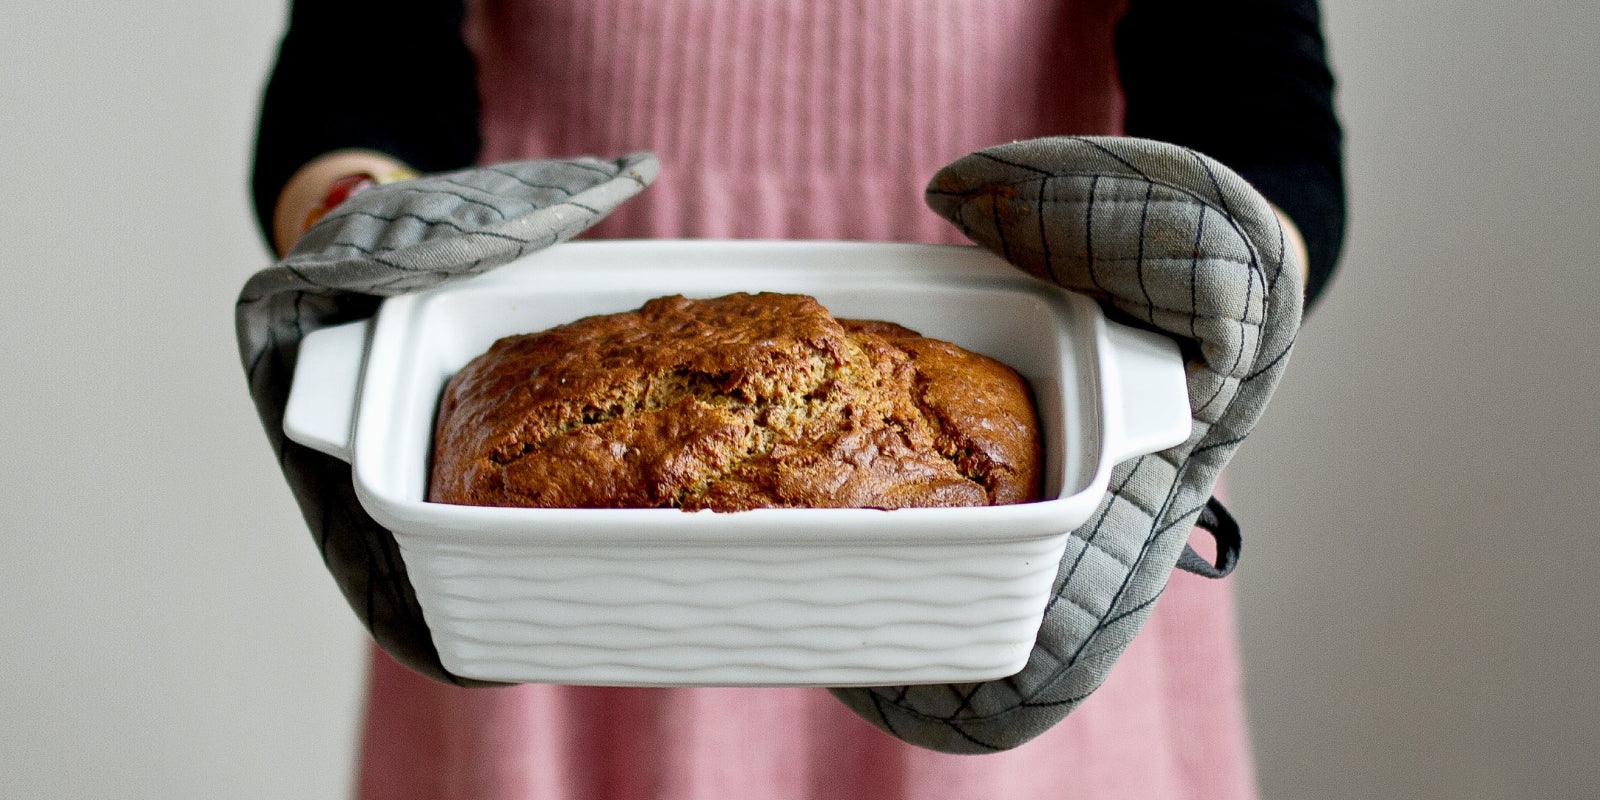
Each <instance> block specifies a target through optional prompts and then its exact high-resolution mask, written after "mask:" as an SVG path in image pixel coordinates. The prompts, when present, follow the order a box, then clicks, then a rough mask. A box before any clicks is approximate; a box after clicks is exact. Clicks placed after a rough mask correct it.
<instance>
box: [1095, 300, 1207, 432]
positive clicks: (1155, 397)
mask: <svg viewBox="0 0 1600 800" xmlns="http://www.w3.org/2000/svg"><path fill="white" fill-rule="evenodd" d="M1105 345H1106V352H1107V353H1108V354H1109V356H1110V357H1109V358H1107V359H1106V360H1105V361H1104V362H1102V363H1104V364H1106V365H1107V366H1108V367H1109V369H1108V372H1109V374H1108V375H1107V376H1106V377H1107V380H1106V384H1107V387H1106V420H1105V445H1106V453H1107V455H1109V456H1110V458H1111V463H1113V464H1117V463H1121V462H1123V461H1126V460H1128V459H1130V458H1133V457H1135V456H1142V455H1145V454H1147V453H1154V452H1158V451H1161V450H1165V449H1167V448H1168V447H1172V446H1174V445H1178V444H1182V443H1183V442H1184V441H1185V440H1187V439H1188V438H1189V431H1190V427H1191V425H1192V422H1193V421H1192V420H1191V419H1190V412H1189V388H1188V381H1187V379H1186V376H1185V374H1184V367H1183V356H1182V355H1181V354H1180V353H1179V352H1178V345H1177V343H1176V342H1174V341H1172V340H1171V339H1169V338H1167V337H1165V336H1162V335H1161V334H1158V333H1154V332H1152V331H1146V330H1141V329H1139V328H1133V327H1129V326H1127V325H1122V324H1119V323H1116V322H1112V321H1110V320H1106V322H1105Z"/></svg>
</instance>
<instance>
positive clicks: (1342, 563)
mask: <svg viewBox="0 0 1600 800" xmlns="http://www.w3.org/2000/svg"><path fill="white" fill-rule="evenodd" d="M1481 5H1483V6H1484V7H1486V8H1489V10H1472V9H1471V8H1469V7H1467V5H1466V4H1460V3H1449V2H1443V0H1418V1H1417V2H1409V3H1381V2H1354V1H1353V0H1329V2H1328V6H1327V15H1328V30H1329V36H1330V39H1331V41H1332V44H1333V52H1334V56H1335V60H1336V66H1337V68H1338V71H1339V72H1340V74H1341V77H1342V80H1343V84H1342V93H1341V97H1340V99H1341V105H1342V108H1343V111H1344V114H1345V119H1346V123H1347V126H1348V128H1349V131H1350V148H1349V152H1350V156H1351V186H1352V192H1353V202H1354V208H1353V227H1352V232H1351V239H1350V243H1349V249H1348V251H1347V256H1346V259H1345V268H1344V274H1343V276H1342V277H1341V279H1340V280H1339V283H1338V284H1337V286H1336V287H1335V289H1334V292H1333V293H1332V295H1331V296H1330V298H1329V300H1328V302H1327V303H1326V305H1325V306H1324V307H1323V308H1322V309H1321V310H1320V311H1319V313H1318V314H1317V315H1316V317H1315V319H1313V321H1312V323H1311V325H1310V327H1309V328H1308V329H1307V331H1306V332H1305V334H1304V336H1303V338H1302V340H1301V346H1300V348H1299V349H1298V351H1297V353H1296V356H1295V359H1296V361H1295V366H1294V369H1293V370H1291V375H1290V378H1289V380H1288V382H1287V384H1286V385H1285V386H1284V387H1283V389H1282V391H1281V394H1280V396H1279V399H1278V402H1277V404H1276V407H1275V410H1274V412H1273V414H1272V416H1271V417H1270V419H1269V421H1268V424H1267V425H1266V426H1265V427H1264V429H1263V430H1261V431H1260V432H1259V433H1258V434H1257V435H1256V436H1255V437H1254V438H1252V439H1251V441H1250V442H1249V443H1247V445H1246V446H1245V448H1244V449H1243V450H1242V451H1241V454H1240V457H1239V459H1238V460H1237V461H1236V462H1235V467H1234V468H1233V469H1232V474H1231V483H1232V498H1233V504H1234V506H1235V507H1236V511H1237V512H1238V513H1239V514H1240V515H1241V516H1242V517H1243V519H1244V520H1245V522H1246V523H1247V525H1248V529H1247V532H1248V534H1249V539H1248V541H1247V550H1246V560H1245V565H1244V567H1243V569H1242V570H1241V574H1240V577H1239V588H1240V594H1241V606H1242V610H1241V615H1242V626H1243V636H1244V646H1245V658H1246V669H1247V674H1246V680H1247V684H1248V689H1249V692H1250V695H1249V698H1250V706H1251V708H1250V712H1251V718H1252V721H1253V723H1254V726H1255V729H1254V736H1255V741H1256V749H1257V756H1258V760H1259V762H1260V775H1261V782H1262V786H1263V789H1264V791H1265V794H1266V795H1267V796H1270V797H1284V798H1347V797H1414V798H1435V797H1437V798H1501V797H1505V798H1513V797H1515V798H1521V797H1583V796H1593V795H1594V793H1595V791H1596V785H1597V783H1600V776H1597V774H1596V767H1595V766H1594V758H1593V754H1594V753H1596V752H1600V697H1597V695H1600V693H1597V690H1596V689H1595V687H1594V685H1593V676H1594V675H1595V672H1596V670H1595V668H1594V662H1595V661H1596V658H1597V656H1600V622H1597V620H1600V601H1597V600H1596V595H1595V593H1594V592H1592V591H1591V590H1590V585H1591V584H1590V581H1591V580H1592V579H1593V576H1595V575H1597V574H1600V555H1597V548H1596V546H1595V544H1594V539H1595V533H1596V530H1597V527H1600V526H1597V524H1596V522H1595V514H1594V511H1593V509H1594V506H1595V503H1594V496H1595V494H1596V490H1597V489H1600V477H1597V476H1600V468H1597V465H1596V455H1595V454H1596V452H1600V428H1597V424H1596V420H1597V418H1600V399H1597V396H1600V366H1597V364H1600V358H1597V352H1600V325H1597V324H1595V322H1594V319H1595V315H1596V302H1597V300H1600V269H1597V266H1600V264H1597V262H1600V256H1597V255H1596V254H1597V253H1600V229H1597V226H1596V221H1597V219H1600V190H1597V189H1596V186H1597V184H1600V136H1597V134H1596V130H1597V129H1600V91H1597V90H1596V89H1595V88H1594V87H1595V86H1597V85H1600V61H1597V60H1596V58H1595V53H1596V52H1600V26H1597V16H1596V14H1595V13H1594V10H1593V8H1592V5H1591V4H1588V3H1582V2H1576V1H1575V0H1567V1H1566V2H1553V3H1543V4H1533V5H1526V6H1521V7H1513V6H1490V5H1489V4H1481ZM282 13H283V3H282V2H281V0H270V1H269V0H249V1H248V2H244V1H241V2H233V3H228V4H203V3H202V4H195V3H140V4H131V3H130V4H99V3H96V4H90V3H85V2H61V3H52V4H32V3H29V4H22V3H8V4H6V5H5V6H4V7H3V8H0V269H3V270H4V273H5V276H6V282H7V286H8V289H7V291H6V293H5V294H4V297H5V300H6V302H5V303H4V304H3V309H0V342H3V343H4V344H3V345H0V375H5V376H6V378H5V379H4V380H3V381H0V445H3V458H0V545H3V548H4V553H3V555H0V608H3V609H4V612H3V613H0V641H3V642H5V643H6V644H5V647H4V648H3V649H0V719H3V720H4V724H3V725H0V796H3V797H204V796H223V795H227V796H234V797H241V798H243V797H262V798H268V797H305V798H315V797H338V796H342V795H343V794H344V793H345V792H346V790H347V789H348V785H349V780H348V775H349V771H350V768H351V764H352V752H353V751H352V747H353V737H354V733H355V725H356V720H357V716H358V712H359V709H360V687H361V681H362V672H361V669H362V668H361V638H360V632H359V630H358V629H357V627H356V625H355V624H354V622H353V621H352V619H351V618H350V615H349V614H348V613H345V612H344V611H343V610H342V608H341V605H340V604H341V603H342V601H341V600H340V599H339V598H338V596H337V594H336V593H335V591H334V590H333V588H332V586H331V582H330V581H329V580H328V579H327V578H326V577H325V576H324V574H323V573H322V571H321V567H320V565H319V564H318V562H317V559H316V555H315V553H314V552H313V549H312V548H311V547H309V546H308V542H307V540H306V539H305V537H304V536H303V535H301V534H300V533H299V528H298V525H299V523H298V520H297V517H296V512H295V510H294V508H293V506H292V504H291V502H290V500H289V497H288V494H287V491H285V490H283V489H281V483H280V481H279V479H278V477H277V475H276V471H275V466H274V465H273V463H272V461H271V458H270V456H269V454H268V452H267V450H266V448H265V447H263V446H262V442H261V439H260V434H259V432H258V430H257V428H256V425H257V423H256V421H255V419H254V417H253V414H252V412H251V410H250V408H249V405H248V402H247V400H246V398H245V395H244V392H243V384H242V381H241V379H240V375H239V372H238V368H237V366H236V364H235V363H234V351H233V347H232V344H231V342H230V338H229V337H230V324H231V322H230V319H229V305H230V300H231V298H232V296H233V294H234V292H235V291H236V290H237V287H238V285H239V284H240V282H241V281H242V279H243V277H244V276H245V275H246V274H247V273H248V272H249V271H250V270H252V269H253V268H255V267H256V266H257V265H259V264H260V262H261V251H260V249H259V245H258V242H257V239H256V238H255V234H254V232H253V230H252V229H251V227H250V222H249V216H248V211H247V209H248V204H247V199H246V195H245V190H244V185H245V169H246V163H247V154H248V148H249V137H250V130H251V125H252V116H253V113H254V111H253V106H254V103H255V98H256V93H257V91H258V88H259V84H260V80H261V77H262V73H263V70H264V69H265V67H266V64H267V62H268V59H269V58H270V54H271V50H272V47H273V45H274V42H275V37H276V35H277V32H278V30H279V26H280V24H281V15H282ZM263 487H267V489H266V491H263Z"/></svg>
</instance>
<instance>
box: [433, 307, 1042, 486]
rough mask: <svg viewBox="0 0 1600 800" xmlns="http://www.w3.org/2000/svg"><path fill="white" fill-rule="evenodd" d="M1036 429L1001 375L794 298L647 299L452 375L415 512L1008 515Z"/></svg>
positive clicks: (1013, 386) (508, 344)
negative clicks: (450, 507) (992, 508)
mask: <svg viewBox="0 0 1600 800" xmlns="http://www.w3.org/2000/svg"><path fill="white" fill-rule="evenodd" d="M1039 474H1040V449H1039V436H1038V420H1037V418H1036V417H1035V413H1034V408H1033V403H1032V401H1031V399H1030V396H1029V393H1028V387H1027V384H1026V383H1025V382H1024V381H1023V379H1022V378H1021V376H1019V375H1017V373H1016V372H1015V371H1013V370H1012V369H1011V368H1009V367H1007V366H1005V365H1004V364H1001V363H999V362H997V361H995V360H993V359H990V358H987V357H984V356H980V355H977V354H975V353H971V352H968V351H966V350H963V349H961V348H959V347H956V346H955V345H952V344H949V343H947V342H942V341H938V340H935V339H928V338H924V337H922V336H919V335H918V334H916V333H915V332H913V331H910V330H907V329H906V328H902V327H900V326H898V325H894V324H891V323H887V322H864V321H856V320H836V319H834V318H833V317H832V316H831V315H830V314H829V313H828V312H827V310H826V309H824V308H823V307H822V306H821V305H820V304H819V303H818V302H817V301H816V300H815V299H813V298H811V297H808V296H804V295H783V294H765V293H764V294H758V295H749V294H733V295H728V296H725V297H719V298H715V299H710V300H689V299H685V298H683V297H678V296H673V297H662V298H658V299H655V300H651V301H650V302H648V303H646V304H645V305H644V307H643V308H640V309H639V310H637V311H631V312H627V313H621V314H608V315H604V316H596V317H589V318H586V319H581V320H578V321H577V322H573V323H570V324H567V325H562V326H560V327H557V328H553V329H550V330H547V331H544V332H542V333H532V334H526V335H521V336H511V337H507V338H505V339H501V340H500V341H498V342H496V343H495V344H494V346H492V347H491V348H489V350H488V351H487V352H486V353H484V354H482V355H480V356H479V357H478V358H476V359H475V360H473V361H472V362H471V363H469V364H468V365H467V366H466V367H465V368H463V369H462V370H461V371H460V372H459V373H457V374H456V375H455V377H453V378H452V379H451V380H450V382H449V385H448V386H447V387H446V389H445V392H444V399H443V401H442V403H441V405H440V409H439V418H438V427H437V431H436V436H435V438H434V456H433V470H432V478H431V482H430V483H431V485H430V489H429V498H430V499H431V500H433V501H434V502H441V503H453V504H461V505H488V506H530V507H560V508H653V507H678V508H682V509H685V510H701V509H711V510H715V511H738V510H745V509H753V508H766V507H819V508H820V507H834V508H841V507H861V508H886V509H887V508H907V507H916V506H976V505H1000V504H1006V503H1022V502H1028V501H1031V500H1034V499H1036V497H1037V494H1038V491H1039Z"/></svg>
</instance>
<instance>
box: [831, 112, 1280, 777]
mask: <svg viewBox="0 0 1600 800" xmlns="http://www.w3.org/2000/svg"><path fill="white" fill-rule="evenodd" d="M927 201H928V204H929V205H930V206H932V207H933V209H934V210H935V211H937V212H939V213H940V214H941V215H943V216H944V217H946V218H948V219H949V220H950V221H951V222H953V223H955V225H956V226H957V227H959V228H960V229H961V230H962V232H963V233H965V234H966V235H967V236H968V237H969V238H971V239H972V240H973V241H975V242H977V243H979V244H981V245H983V246H985V247H987V248H989V249H990V250H993V251H994V252H996V253H999V254H1000V255H1001V256H1003V257H1005V258H1006V259H1007V260H1009V261H1010V262H1011V263H1013V264H1016V265H1017V266H1019V267H1021V268H1023V269H1025V270H1027V271H1028V272H1030V273H1032V274H1034V275H1037V276H1039V277H1041V278H1044V279H1046V280H1050V281H1054V282H1055V283H1057V284H1059V285H1061V286H1063V287H1066V288H1068V289H1071V290H1073V291H1077V292H1082V293H1084V294H1087V295H1089V296H1091V297H1093V298H1095V299H1096V300H1098V301H1099V302H1100V303H1101V304H1102V305H1103V306H1104V307H1105V308H1106V310H1107V311H1108V312H1109V313H1110V314H1111V315H1112V316H1113V317H1114V318H1117V319H1118V320H1120V321H1122V322H1126V323H1129V324H1132V325H1137V326H1142V327H1145V328H1148V329H1152V330H1155V331H1159V332H1161V333H1163V334H1166V335H1168V336H1171V337H1173V338H1174V339H1176V340H1177V341H1178V342H1179V344H1180V347H1181V349H1182V350H1183V353H1184V357H1185V359H1186V360H1187V362H1188V375H1189V403H1190V408H1191V409H1192V411H1193V414H1194V426H1193V433H1192V434H1191V435H1190V437H1189V440H1188V441H1186V442H1184V443H1183V444H1181V445H1178V446H1177V447H1173V448H1171V449H1168V450H1165V451H1162V452H1159V453H1155V454H1152V455H1148V456H1141V457H1139V458H1137V459H1134V460H1132V461H1128V462H1125V463H1123V464H1120V465H1118V466H1117V467H1116V469H1115V471H1113V472H1112V475H1111V487H1112V490H1111V492H1109V493H1108V494H1107V496H1106V498H1105V499H1104V500H1103V501H1101V503H1100V507H1099V508H1098V509H1097V510H1096V512H1095V514H1094V516H1092V517H1091V518H1090V520H1089V522H1088V523H1086V524H1085V525H1084V526H1083V527H1081V528H1079V529H1078V530H1076V531H1073V533H1072V536H1071V538H1070V539H1069V542H1068V545H1067V549H1066V554H1065V557H1064V558H1063V560H1062V562H1061V568H1060V572H1059V573H1058V574H1057V576H1056V581H1055V585H1054V593H1053V594H1052V596H1051V598H1050V601H1049V604H1048V605H1047V606H1046V608H1045V615H1044V623H1043V626H1042V627H1041V629H1040V631H1039V637H1038V640H1037V642H1036V644H1035V646H1034V649H1033V653H1032V655H1031V656H1030V658H1029V660H1028V664H1027V666H1026V667H1024V668H1023V670H1022V672H1020V673H1018V674H1017V675H1014V676H1011V677H1009V678H1005V679H1003V680H996V681H989V682H985V683H977V684H961V685H948V684H946V685H931V686H910V687H906V686H902V687H876V688H856V689H835V690H833V691H834V694H835V695H836V696H837V697H839V698H840V699H841V700H843V701H844V702H845V703H846V704H847V705H849V706H850V707H851V708H852V709H854V710H855V711H856V712H857V713H858V714H860V715H861V716H862V717H864V718H866V719H867V720H868V721H870V722H872V723H873V724H875V725H878V726H879V727H881V728H883V729H884V730H886V731H888V732H889V733H891V734H894V735H895V736H897V737H899V738H901V739H904V740H906V741H908V742H911V743H913V744H918V745H921V746H924V747H929V748H932V749H935V750H942V751H946V752H955V753H984V752H991V751H995V750H1004V749H1007V748H1011V747H1015V746H1017V745H1019V744H1022V743H1023V742H1026V741H1028V740H1029V739H1032V738H1033V737H1035V736H1037V735H1039V734H1040V733H1043V732H1044V731H1045V730H1046V729H1048V728H1049V727H1050V726H1052V725H1054V724H1055V723H1057V722H1059V721H1060V720H1061V719H1062V718H1063V717H1065V716H1066V715H1067V714H1068V713H1069V712H1070V711H1072V709H1073V708H1074V707H1076V706H1077V704H1078V703H1079V702H1081V701H1082V700H1083V699H1084V698H1086V697H1087V696H1088V695H1089V693H1090V692H1093V691H1094V690H1095V688H1096V687H1098V686H1099V685H1100V683H1101V682H1102V681H1103V680H1104V679H1105V677H1106V674H1107V673H1108V672H1109V671H1110V669H1111V667H1112V664H1113V663H1114V662H1115V661H1116V659H1117V657H1118V656H1120V655H1121V653H1122V651H1123V650H1124V649H1125V648H1126V647H1127V646H1128V644H1129V642H1131V641H1132V640H1133V637H1134V635H1135V634H1136V633H1138V631H1139V629H1140V628H1141V627H1142V626H1143V625H1144V622H1145V619H1146V618H1147V617H1149V615H1150V611H1151V607H1152V606H1153V604H1154V603H1155V601H1156V598H1157V597H1158V596H1159V595H1160V594H1161V591H1162V589H1163V587H1165V586H1166V583H1167V578H1168V576H1169V575H1170V574H1171V572H1172V570H1173V568H1174V567H1175V566H1181V567H1184V568H1186V569H1189V570H1191V571H1194V572H1199V573H1201V574H1206V575H1210V576H1212V577H1220V575H1222V574H1224V573H1226V572H1227V570H1228V569H1231V566H1232V562H1233V560H1234V559H1236V558H1237V554H1238V544H1239V542H1238V537H1237V527H1236V526H1233V525H1232V521H1231V519H1229V518H1227V517H1226V514H1225V512H1221V508H1220V506H1218V505H1216V504H1215V503H1214V502H1212V501H1211V500H1210V498H1211V490H1212V487H1213V485H1214V484H1215V483H1216V480H1217V475H1218V473H1219V472H1221V470H1222V468H1223V466H1224V465H1225V464H1227V462H1228V459H1229V457H1230V456H1232V455H1233V452H1234V450H1235V449H1236V448H1237V447H1238V446H1239V443H1240V442H1241V441H1243V439H1244V437H1245V435H1246V434H1248V433H1249V432H1250V429H1251V428H1252V427H1253V426H1254V425H1255V424H1256V420H1258V419H1260V417H1261V414H1262V411H1263V410H1264V409H1265V407H1266V403H1267V399H1268V397H1269V396H1270V395H1271V394H1272V389H1273V387H1274V386H1275V385H1276V384H1277V382H1278V378H1279V377H1280V376H1281V375H1282V374H1283V370H1284V367H1285V366H1286V364H1287V357H1288V354H1289V350H1290V347H1291V345H1292V344H1293V342H1294V337H1295V333H1296V331H1298V329H1299V327H1300V313H1301V305H1302V296H1301V286H1300V283H1301V278H1300V269H1301V266H1300V264H1299V255H1298V254H1297V253H1296V252H1295V251H1294V250H1293V249H1292V248H1290V247H1288V246H1287V242H1286V237H1285V234H1284V230H1283V228H1282V227H1281V225H1280V224H1279V221H1278V218H1277V216H1276V215H1275V214H1274V213H1273V211H1272V209H1271V207H1270V206H1269V205H1268V204H1267V201H1266V199H1265V198H1263V197H1262V196H1261V195H1260V194H1258V193H1257V192H1256V191H1255V190H1254V189H1252V188H1251V187H1250V186H1249V184H1247V183H1245V181H1244V180H1243V179H1242V178H1240V177H1239V176H1238V175H1236V174H1234V173H1233V172H1232V171H1231V170H1229V169H1228V168H1226V167H1224V166H1222V165H1221V164H1220V163H1218V162H1216V161H1214V160H1212V159H1210V158H1207V157H1206V156H1203V155H1200V154H1198V153H1196V152H1194V151H1193V150H1189V149H1187V148H1183V147H1178V146H1176V145H1171V144H1165V143H1162V142H1154V141H1148V140H1143V139H1131V138H1109V137H1107V138H1093V137H1059V138H1047V139H1035V140H1031V141H1024V142H1015V143H1012V144H1008V145H1003V146H1000V147H994V148H991V149H988V150H984V151H982V152H979V153H974V154H972V155H970V156H967V157H965V158H962V159H960V160H959V161H956V162H955V163H953V164H951V165H949V166H947V167H945V168H944V169H943V170H941V171H940V172H939V173H938V174H937V175H936V176H934V178H933V181H932V182H931V183H930V185H929V186H928V190H927ZM1197 520H1199V521H1200V522H1201V523H1202V524H1203V525H1205V526H1206V527H1207V528H1208V529H1210V530H1212V531H1213V532H1214V533H1216V534H1217V535H1218V551H1219V559H1218V561H1217V563H1216V564H1210V563H1208V562H1206V561H1205V560H1204V559H1202V558H1200V557H1199V556H1198V555H1197V554H1195V553H1194V552H1193V551H1192V550H1189V549H1188V547H1187V541H1188V538H1189V532H1190V529H1191V527H1192V526H1194V525H1195V524H1196V521H1197Z"/></svg>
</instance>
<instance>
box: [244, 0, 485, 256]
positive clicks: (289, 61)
mask: <svg viewBox="0 0 1600 800" xmlns="http://www.w3.org/2000/svg"><path fill="white" fill-rule="evenodd" d="M464 12H465V9H464V5H463V2H462V0H389V1H387V2H386V1H385V0H297V2H294V3H292V4H291V7H290V11H289V28H288V31H287V32H286V33H285V34H284V37H283V43H282V45H281V47H280V48H279V51H278V61H277V64H276V66H274V67H273V70H272V76H271V78H270V79H269V80H268V82H267V89H266V95H265V97H264V98H263V100H262V103H261V120H260V127H259V128H258V130H257V135H256V151H255V167H254V171H253V173H252V175H251V191H252V194H253V196H254V200H255V210H256V218H257V221H258V222H259V223H260V224H261V229H262V231H263V232H264V233H266V234H267V238H268V240H269V241H270V240H271V238H272V236H271V230H272V211H273V206H274V205H275V204H276V203H277V200H278V194H279V192H281V191H282V190H283V185H284V184H285V183H288V181H289V178H290V176H292V175H293V174H294V173H295V171H296V170H298V169H299V168H300V167H301V166H303V165H305V163H306V162H308V161H310V160H311V159H313V158H316V157H317V156H319V155H321V154H323V153H327V152H329V151H332V150H338V149H340V148H352V147H353V148H366V149H371V150H378V151H381V152H384V153H387V154H389V155H391V156H393V157H395V158H397V159H400V160H401V161H404V162H405V163H407V164H410V165H411V166H413V167H415V168H417V169H419V170H422V171H424V172H433V171H438V170H445V169H455V168H458V167H464V166H468V165H470V164H472V163H473V162H475V161H476V160H477V157H478V147H479V141H478V89H477V73H476V67H475V64H474V63H473V59H472V53H471V52H470V51H469V50H468V49H467V45H466V42H465V40H464V39H463V38H462V33H461V24H462V19H463V15H464Z"/></svg>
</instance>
